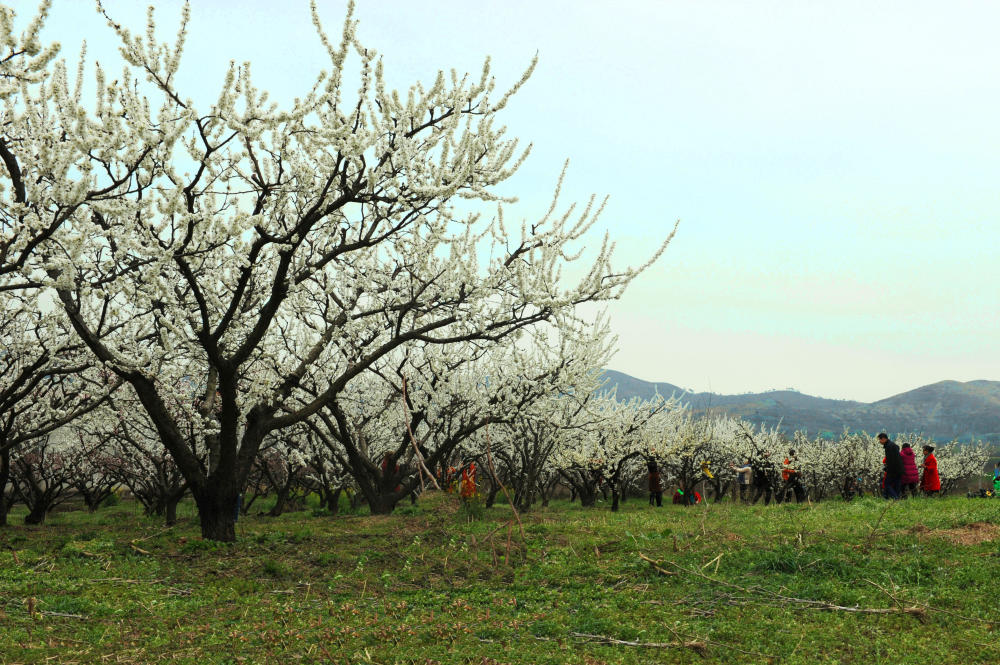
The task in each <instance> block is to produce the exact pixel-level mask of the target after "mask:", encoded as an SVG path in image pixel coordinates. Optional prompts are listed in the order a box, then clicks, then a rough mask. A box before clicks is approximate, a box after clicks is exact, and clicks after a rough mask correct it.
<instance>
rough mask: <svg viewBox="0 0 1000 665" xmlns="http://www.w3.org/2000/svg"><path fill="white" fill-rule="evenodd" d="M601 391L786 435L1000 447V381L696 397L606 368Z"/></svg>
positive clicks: (949, 382) (683, 391)
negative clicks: (881, 391)
mask: <svg viewBox="0 0 1000 665" xmlns="http://www.w3.org/2000/svg"><path fill="white" fill-rule="evenodd" d="M603 374H604V377H605V379H606V381H605V383H604V386H603V387H602V389H601V390H602V392H607V391H610V390H611V389H617V396H618V399H622V400H625V399H630V398H632V397H640V398H643V399H649V398H650V397H652V396H654V395H655V394H656V393H657V392H658V393H659V394H660V395H662V396H664V397H670V396H671V395H675V396H677V397H679V398H681V400H682V401H683V402H685V403H687V404H689V405H690V406H691V407H692V408H693V409H694V410H695V411H696V412H699V413H705V412H708V411H713V412H724V413H726V414H728V415H731V416H739V417H741V418H744V419H746V420H748V421H751V422H754V423H756V424H759V425H765V426H767V427H775V426H780V427H781V429H782V430H783V431H785V432H787V433H791V432H794V431H796V430H805V431H806V432H808V433H809V434H810V435H811V436H816V435H820V436H828V437H832V436H836V435H838V434H839V433H840V432H842V431H843V430H845V429H847V430H850V431H867V432H871V433H874V432H880V431H886V432H889V433H890V434H891V435H895V434H897V433H900V432H917V433H922V434H924V435H926V436H930V437H933V438H934V439H937V440H941V441H946V440H947V441H950V440H952V439H959V440H960V441H970V440H983V441H987V442H991V443H1000V381H989V380H985V379H977V380H974V381H966V382H961V381H953V380H944V381H938V382H937V383H932V384H928V385H926V386H920V387H918V388H914V389H912V390H908V391H906V392H902V393H899V394H897V395H892V396H890V397H886V398H884V399H880V400H876V401H874V402H860V401H856V400H839V399H830V398H826V397H816V396H813V395H807V394H805V393H800V392H798V391H795V390H772V391H767V392H762V393H746V394H742V395H724V394H718V393H711V392H700V393H693V392H688V391H685V390H683V389H682V388H680V387H678V386H676V385H674V384H672V383H666V382H652V381H644V380H642V379H638V378H636V377H634V376H630V375H628V374H625V373H624V372H619V371H617V370H611V369H606V370H604V372H603Z"/></svg>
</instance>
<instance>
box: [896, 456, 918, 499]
mask: <svg viewBox="0 0 1000 665" xmlns="http://www.w3.org/2000/svg"><path fill="white" fill-rule="evenodd" d="M899 455H900V457H902V458H903V478H902V492H901V494H902V495H903V496H904V497H905V496H906V491H907V490H909V491H910V496H916V495H917V485H918V484H919V483H920V472H919V471H917V456H916V455H915V454H914V452H913V447H912V446H911V445H910V444H908V443H904V444H903V445H902V447H900V449H899Z"/></svg>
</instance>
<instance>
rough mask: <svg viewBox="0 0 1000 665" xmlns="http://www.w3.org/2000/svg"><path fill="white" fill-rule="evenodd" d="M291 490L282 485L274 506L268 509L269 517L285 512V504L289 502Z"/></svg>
mask: <svg viewBox="0 0 1000 665" xmlns="http://www.w3.org/2000/svg"><path fill="white" fill-rule="evenodd" d="M289 492H290V490H289V488H287V487H282V488H281V489H279V490H278V496H277V497H275V500H274V507H273V508H271V510H269V511H267V515H268V517H278V516H279V515H281V513H283V512H285V506H286V505H287V504H288V494H289Z"/></svg>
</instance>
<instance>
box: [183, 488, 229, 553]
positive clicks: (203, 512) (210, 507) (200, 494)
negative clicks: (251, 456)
mask: <svg viewBox="0 0 1000 665" xmlns="http://www.w3.org/2000/svg"><path fill="white" fill-rule="evenodd" d="M191 493H192V494H193V495H194V501H195V503H196V504H197V506H198V519H199V520H200V521H201V537H202V538H205V539H207V540H219V541H222V542H225V543H232V542H235V541H236V512H237V510H238V497H239V492H237V491H236V490H234V489H232V488H226V487H219V486H210V487H204V488H201V489H200V490H192V492H191Z"/></svg>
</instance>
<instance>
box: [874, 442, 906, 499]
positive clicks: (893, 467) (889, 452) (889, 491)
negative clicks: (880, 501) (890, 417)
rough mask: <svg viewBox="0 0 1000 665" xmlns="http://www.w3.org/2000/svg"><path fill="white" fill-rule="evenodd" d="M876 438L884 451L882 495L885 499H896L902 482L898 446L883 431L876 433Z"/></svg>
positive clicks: (901, 461) (901, 460)
mask: <svg viewBox="0 0 1000 665" xmlns="http://www.w3.org/2000/svg"><path fill="white" fill-rule="evenodd" d="M878 440H879V443H881V444H882V449H883V450H884V451H885V488H884V489H883V490H882V496H884V497H885V498H886V499H898V498H899V490H900V486H901V484H902V482H903V458H902V457H901V456H900V454H899V446H897V445H896V444H895V443H894V442H893V441H892V440H891V439H889V435H888V434H886V433H885V432H882V433H881V434H879V435H878Z"/></svg>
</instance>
